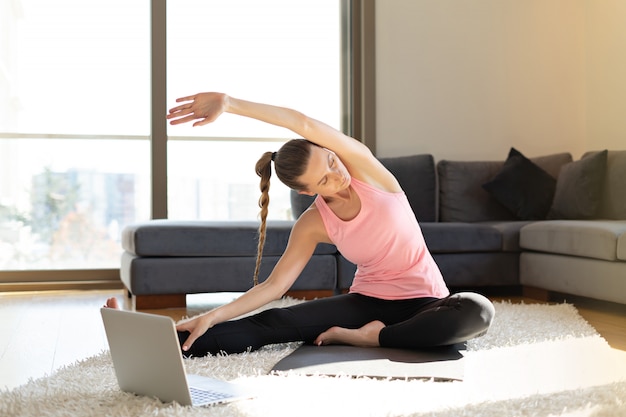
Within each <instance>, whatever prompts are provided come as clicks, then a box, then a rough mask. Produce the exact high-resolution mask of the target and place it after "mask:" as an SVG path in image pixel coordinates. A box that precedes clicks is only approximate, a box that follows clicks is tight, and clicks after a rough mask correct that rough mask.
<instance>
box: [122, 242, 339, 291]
mask: <svg viewBox="0 0 626 417" xmlns="http://www.w3.org/2000/svg"><path fill="white" fill-rule="evenodd" d="M279 259H280V256H266V257H264V258H263V262H262V264H261V271H260V274H259V281H260V282H263V281H264V280H265V279H267V277H268V276H269V274H270V273H271V272H272V269H273V268H274V266H276V263H277V262H278V260H279ZM336 259H337V257H336V256H335V255H320V256H314V257H313V258H311V260H310V261H309V262H308V263H307V265H306V266H305V268H304V270H303V271H302V274H300V276H299V277H298V279H297V280H296V282H295V283H294V284H293V286H292V287H291V289H292V290H334V289H335V288H336V287H337V260H336ZM254 267H255V259H254V258H253V257H250V256H247V257H191V258H189V257H184V258H183V257H160V258H157V257H137V256H133V255H131V254H130V253H128V252H125V253H123V254H122V265H121V268H120V277H121V279H122V282H123V283H124V285H125V286H126V288H128V289H129V290H130V292H131V293H132V294H134V295H147V294H194V293H209V292H243V291H247V290H249V289H250V288H251V287H252V286H253V275H254Z"/></svg>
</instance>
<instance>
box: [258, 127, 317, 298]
mask: <svg viewBox="0 0 626 417" xmlns="http://www.w3.org/2000/svg"><path fill="white" fill-rule="evenodd" d="M311 146H317V145H315V144H314V143H312V142H309V141H308V140H305V139H292V140H290V141H288V142H287V143H285V144H284V145H283V146H281V148H280V149H279V150H278V152H265V153H264V154H263V155H262V156H261V158H260V159H259V160H258V161H257V163H256V174H257V175H258V176H259V177H261V182H260V184H259V188H260V189H261V197H259V207H260V208H261V211H260V212H259V217H260V218H261V224H260V225H259V243H258V246H257V254H256V266H255V268H254V285H255V286H256V285H258V284H259V271H260V269H261V258H262V257H263V247H264V246H265V237H266V231H267V213H268V207H269V204H270V195H269V191H270V177H271V176H272V161H274V169H275V170H276V176H277V177H278V178H279V179H280V180H281V181H282V182H283V183H284V184H285V185H286V186H287V187H289V188H291V189H293V190H303V189H304V185H303V184H301V183H300V182H299V177H300V176H301V175H302V174H303V173H304V171H305V169H306V166H307V164H308V162H309V157H310V155H311Z"/></svg>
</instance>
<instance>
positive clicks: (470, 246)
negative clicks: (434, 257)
mask: <svg viewBox="0 0 626 417" xmlns="http://www.w3.org/2000/svg"><path fill="white" fill-rule="evenodd" d="M420 227H421V228H422V234H423V235H424V240H425V241H426V246H427V247H428V249H429V250H430V252H431V253H460V252H500V251H501V250H502V233H501V232H500V230H498V229H497V228H495V227H492V226H491V225H488V224H482V223H456V222H448V223H421V224H420Z"/></svg>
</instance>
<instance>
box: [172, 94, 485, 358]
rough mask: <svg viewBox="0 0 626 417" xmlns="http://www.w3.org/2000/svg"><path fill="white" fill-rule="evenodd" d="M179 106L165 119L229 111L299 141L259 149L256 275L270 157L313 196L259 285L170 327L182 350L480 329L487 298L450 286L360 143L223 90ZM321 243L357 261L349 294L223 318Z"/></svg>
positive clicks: (419, 340)
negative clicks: (287, 131)
mask: <svg viewBox="0 0 626 417" xmlns="http://www.w3.org/2000/svg"><path fill="white" fill-rule="evenodd" d="M177 103H181V104H180V105H178V106H176V107H174V108H172V109H171V110H170V111H169V114H168V115H167V118H168V119H169V120H170V123H171V124H172V125H177V124H181V123H187V122H194V123H193V126H201V125H205V124H207V123H211V122H213V121H215V120H216V119H217V118H218V117H219V116H220V115H221V114H222V113H232V114H236V115H240V116H246V117H251V118H254V119H257V120H260V121H263V122H266V123H271V124H273V125H277V126H281V127H285V128H287V129H290V130H291V131H293V132H294V133H296V134H298V135H300V136H302V137H303V138H305V139H296V140H292V141H289V142H287V143H286V144H285V145H283V146H282V147H281V148H280V149H279V150H278V152H273V153H272V152H266V153H265V154H263V156H262V157H261V158H260V159H259V161H258V162H257V164H256V172H257V174H258V175H259V176H260V177H261V183H260V188H261V192H262V195H261V198H260V199H259V206H260V207H261V213H260V217H261V225H260V229H259V235H260V236H259V245H258V255H257V268H256V271H255V282H256V280H257V276H258V270H259V264H260V260H261V253H262V249H263V245H264V242H265V225H266V217H267V210H268V204H269V196H268V191H269V185H270V176H271V173H272V164H273V165H274V169H275V171H276V175H277V176H278V178H279V179H280V180H281V181H282V182H283V183H285V184H286V185H287V186H289V187H290V188H292V189H295V190H297V191H298V192H299V193H301V194H306V195H310V196H313V195H317V198H316V199H315V202H314V204H312V205H311V207H309V208H308V209H307V210H306V211H305V212H304V213H303V214H302V215H301V216H300V218H299V219H298V220H297V221H296V222H295V224H294V226H293V229H292V231H291V235H290V238H289V242H288V244H287V248H286V249H285V252H284V254H283V255H282V257H281V258H280V260H279V262H278V263H277V264H276V266H275V268H274V269H273V271H272V273H271V274H270V275H269V277H268V278H267V279H266V280H265V281H264V282H262V283H260V284H258V285H255V286H254V287H252V288H251V289H250V290H249V291H247V292H246V293H245V294H243V295H242V296H241V297H239V298H237V299H236V300H234V301H232V302H231V303H229V304H226V305H223V306H221V307H219V308H216V309H214V310H212V311H209V312H207V313H205V314H203V315H201V316H198V317H196V318H195V319H193V320H190V321H188V322H185V323H182V324H179V325H178V326H177V330H178V331H179V337H180V340H181V345H182V350H183V354H184V355H187V356H189V355H193V356H203V355H206V354H209V353H210V354H216V353H219V352H226V353H235V352H242V351H245V350H247V349H258V348H259V347H261V346H263V345H266V344H271V343H282V342H288V341H303V342H305V343H314V344H316V345H324V344H348V345H355V346H384V347H396V348H422V347H430V346H441V345H448V344H454V343H459V342H462V341H465V340H468V339H470V338H472V337H476V336H479V335H481V334H483V333H485V332H486V331H487V329H488V327H489V325H490V324H491V321H492V319H493V315H494V309H493V305H492V304H491V303H490V302H489V300H487V299H486V298H484V297H482V296H480V295H478V294H473V293H459V294H455V295H450V293H449V291H448V289H447V287H446V285H445V283H444V280H443V278H442V276H441V273H440V271H439V269H438V267H437V265H436V264H435V262H434V260H433V258H432V256H431V255H430V253H429V252H428V249H427V248H426V244H425V242H424V238H423V236H422V233H421V230H420V227H419V225H418V223H417V220H416V218H415V215H414V213H413V211H412V210H411V208H410V206H409V203H408V200H407V198H406V196H405V194H404V193H403V191H402V189H401V187H400V184H399V183H398V181H397V180H396V178H395V177H394V176H393V175H392V174H391V173H390V172H389V171H388V170H387V169H386V168H385V167H384V166H383V165H382V164H381V163H380V162H379V161H378V160H377V159H376V158H375V157H374V156H373V155H372V153H371V152H370V151H369V149H368V148H367V147H366V146H365V145H363V144H362V143H360V142H358V141H357V140H355V139H353V138H351V137H349V136H346V135H344V134H343V133H341V132H339V131H337V130H335V129H333V128H331V127H330V126H328V125H326V124H324V123H322V122H319V121H317V120H314V119H312V118H309V117H307V116H305V115H303V114H301V113H299V112H297V111H295V110H291V109H287V108H281V107H276V106H271V105H267V104H260V103H253V102H248V101H244V100H239V99H235V98H233V97H229V96H227V95H225V94H221V93H200V94H196V95H193V96H188V97H183V98H180V99H178V100H177ZM318 243H332V244H335V245H336V246H337V248H338V249H339V251H340V252H341V253H342V254H343V255H344V256H345V257H346V258H347V259H349V260H351V261H352V262H353V263H355V264H357V266H358V268H357V272H356V275H355V277H354V281H353V284H352V286H351V288H350V291H349V293H348V294H342V295H337V296H333V297H328V298H323V299H318V300H313V301H306V302H304V303H301V304H298V305H296V306H292V307H288V308H282V309H270V310H267V311H264V312H262V313H259V314H256V315H254V316H252V317H248V318H244V319H240V320H236V321H229V320H231V319H232V318H234V317H237V316H240V315H242V314H244V313H248V312H250V311H253V310H255V309H257V308H259V307H261V306H263V305H265V304H267V303H269V302H270V301H273V300H275V299H278V298H280V297H282V296H283V295H284V294H285V292H286V291H287V290H288V289H289V288H290V287H291V285H292V284H293V283H294V281H295V280H296V278H298V276H299V275H300V273H301V272H302V270H303V268H304V267H305V265H306V264H307V262H308V261H309V259H310V257H311V255H312V254H313V251H314V250H315V247H316V246H317V244H318Z"/></svg>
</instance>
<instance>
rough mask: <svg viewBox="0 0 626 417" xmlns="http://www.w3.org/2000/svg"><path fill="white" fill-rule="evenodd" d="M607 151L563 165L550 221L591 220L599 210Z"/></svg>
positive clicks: (557, 182)
mask: <svg viewBox="0 0 626 417" xmlns="http://www.w3.org/2000/svg"><path fill="white" fill-rule="evenodd" d="M607 154H608V151H606V150H604V151H600V152H595V153H593V154H590V155H587V156H586V157H585V158H583V159H580V160H578V161H575V162H570V163H569V164H566V165H563V167H562V168H561V172H560V173H559V177H558V178H557V181H556V192H555V194H554V201H553V202H552V208H551V209H550V212H549V213H548V218H549V219H591V218H594V217H595V216H596V215H597V213H598V210H599V209H600V203H601V199H602V188H603V186H604V178H605V176H606V159H607Z"/></svg>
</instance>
